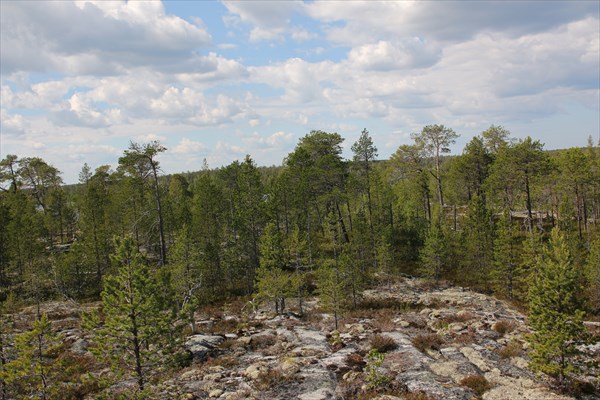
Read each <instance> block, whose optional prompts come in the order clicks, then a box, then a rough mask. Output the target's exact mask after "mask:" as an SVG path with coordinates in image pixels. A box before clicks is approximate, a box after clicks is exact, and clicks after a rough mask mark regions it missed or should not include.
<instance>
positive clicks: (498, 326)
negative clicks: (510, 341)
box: [492, 319, 517, 336]
mask: <svg viewBox="0 0 600 400" xmlns="http://www.w3.org/2000/svg"><path fill="white" fill-rule="evenodd" d="M516 327H517V323H516V322H515V321H513V320H510V319H501V320H500V321H497V322H496V323H495V324H494V326H493V327H492V329H493V330H495V331H496V332H498V333H499V334H500V336H504V335H506V334H507V333H509V332H512V331H514V330H515V328H516Z"/></svg>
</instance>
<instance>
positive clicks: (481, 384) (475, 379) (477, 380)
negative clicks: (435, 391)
mask: <svg viewBox="0 0 600 400" xmlns="http://www.w3.org/2000/svg"><path fill="white" fill-rule="evenodd" d="M460 384H461V385H462V386H466V387H468V388H469V389H471V390H472V391H474V392H475V394H476V395H477V396H481V395H482V394H483V393H485V392H486V391H488V390H490V389H491V388H492V386H491V385H490V383H489V382H488V380H487V379H485V377H483V376H481V375H469V376H466V377H464V378H463V379H462V380H461V381H460Z"/></svg>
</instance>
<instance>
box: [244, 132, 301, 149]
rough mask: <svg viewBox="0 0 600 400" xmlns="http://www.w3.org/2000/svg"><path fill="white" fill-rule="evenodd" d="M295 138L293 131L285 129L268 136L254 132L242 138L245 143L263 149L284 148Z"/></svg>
mask: <svg viewBox="0 0 600 400" xmlns="http://www.w3.org/2000/svg"><path fill="white" fill-rule="evenodd" d="M293 139H294V134H293V133H289V132H288V133H286V132H284V131H277V132H275V133H273V134H271V135H269V136H266V137H265V136H262V135H259V134H258V133H256V132H254V133H253V134H252V135H250V136H246V137H243V138H242V140H243V141H244V143H246V144H248V145H249V146H250V147H252V148H262V149H274V148H282V147H284V146H287V145H288V144H290V143H292V141H293Z"/></svg>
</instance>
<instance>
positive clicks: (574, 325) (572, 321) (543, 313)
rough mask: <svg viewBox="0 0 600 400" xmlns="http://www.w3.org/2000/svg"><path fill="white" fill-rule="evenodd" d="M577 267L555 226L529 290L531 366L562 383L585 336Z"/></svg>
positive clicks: (571, 369) (570, 370) (573, 369)
mask: <svg viewBox="0 0 600 400" xmlns="http://www.w3.org/2000/svg"><path fill="white" fill-rule="evenodd" d="M577 282H578V279H577V268H576V266H575V265H574V264H573V262H572V260H571V256H570V254H569V249H568V245H567V243H566V240H565V238H564V236H563V234H562V233H561V232H560V231H559V230H558V228H554V229H553V230H552V234H551V238H550V242H549V243H548V245H547V246H545V248H544V257H543V258H539V259H538V262H537V265H536V269H535V274H534V279H533V283H532V285H531V287H530V290H529V309H530V316H529V321H530V323H531V326H532V327H533V329H534V330H535V332H534V333H533V334H531V335H530V337H529V342H530V345H531V350H532V351H531V368H532V369H533V370H535V371H540V372H544V373H546V374H548V375H551V376H553V377H555V378H557V379H558V381H559V383H563V382H564V380H565V379H566V378H568V377H569V375H570V374H571V373H572V372H574V371H575V370H576V367H575V366H574V364H573V363H572V362H571V360H570V359H571V357H572V356H573V355H574V354H576V353H577V349H576V346H577V344H578V343H579V341H580V340H581V339H582V338H583V335H584V331H585V328H584V326H583V322H582V319H583V314H584V313H583V311H581V309H580V304H578V300H577V294H578V292H580V291H581V288H580V287H579V285H578V283H577Z"/></svg>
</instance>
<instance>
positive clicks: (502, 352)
mask: <svg viewBox="0 0 600 400" xmlns="http://www.w3.org/2000/svg"><path fill="white" fill-rule="evenodd" d="M496 353H498V355H499V356H500V357H502V358H512V357H517V356H520V355H521V354H522V353H523V346H521V343H519V342H517V341H514V340H513V341H511V342H510V343H509V344H507V345H506V346H504V347H502V348H500V349H499V350H497V351H496Z"/></svg>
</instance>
